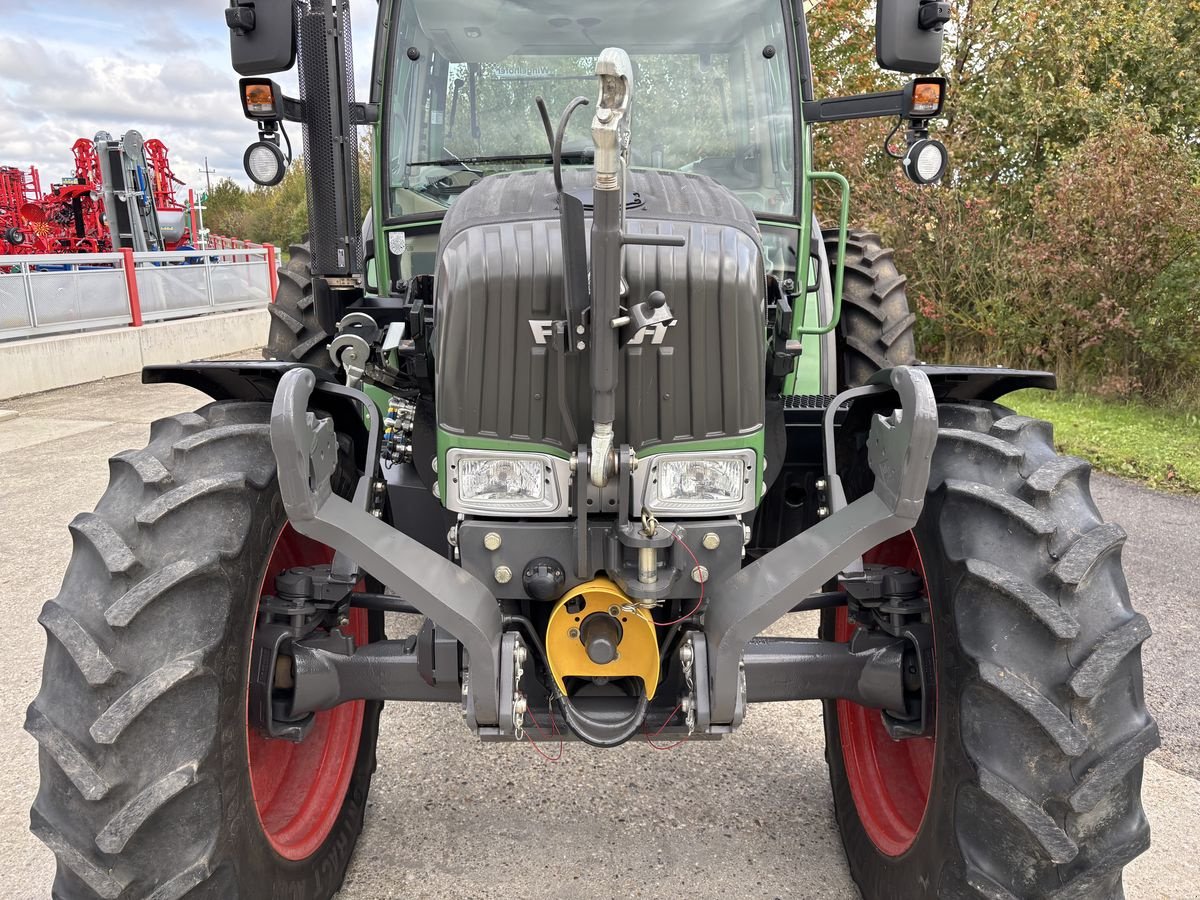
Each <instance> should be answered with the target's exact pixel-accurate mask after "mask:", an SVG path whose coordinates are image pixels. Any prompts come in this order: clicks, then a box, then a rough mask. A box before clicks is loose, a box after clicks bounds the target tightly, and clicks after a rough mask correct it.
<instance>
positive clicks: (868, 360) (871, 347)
mask: <svg viewBox="0 0 1200 900" xmlns="http://www.w3.org/2000/svg"><path fill="white" fill-rule="evenodd" d="M823 237H824V240H825V247H826V252H827V256H828V260H829V267H830V272H831V275H832V273H833V272H834V269H835V267H836V265H837V243H838V231H837V229H826V230H825V232H824V235H823ZM893 256H894V254H893V252H892V251H891V250H890V249H889V248H887V247H884V246H883V244H882V243H881V242H880V238H879V235H877V234H874V233H873V232H869V231H859V230H854V229H852V230H850V232H849V233H848V234H847V236H846V261H845V270H844V274H843V281H842V317H841V321H840V322H839V323H838V332H837V333H838V376H839V377H838V384H839V388H840V389H844V388H847V387H857V386H859V385H862V384H865V383H866V381H867V379H868V378H869V377H870V376H871V375H872V374H874V373H875V372H877V371H879V370H880V369H886V368H890V367H892V366H900V365H912V364H914V363H916V361H917V352H916V343H915V339H914V336H913V329H914V328H915V326H916V321H917V318H916V316H915V315H914V314H913V313H912V312H911V311H910V310H909V307H908V297H907V293H906V291H905V285H906V283H907V279H906V278H905V277H904V276H903V275H901V274H900V272H899V271H898V270H897V269H896V263H895V260H894V259H893Z"/></svg>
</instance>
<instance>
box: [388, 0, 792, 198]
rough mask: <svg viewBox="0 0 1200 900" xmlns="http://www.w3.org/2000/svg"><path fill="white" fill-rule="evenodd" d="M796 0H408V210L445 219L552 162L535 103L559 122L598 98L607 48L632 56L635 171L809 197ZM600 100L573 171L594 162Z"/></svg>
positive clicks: (401, 179)
mask: <svg viewBox="0 0 1200 900" xmlns="http://www.w3.org/2000/svg"><path fill="white" fill-rule="evenodd" d="M783 6H784V5H783V3H782V2H781V0H705V2H703V3H697V2H696V0H608V2H606V3H603V4H589V5H586V6H584V5H581V4H579V3H578V2H577V0H400V9H399V12H398V17H397V19H396V21H395V22H394V23H393V28H394V36H393V42H392V50H391V54H392V59H391V71H390V76H389V77H390V80H391V90H390V92H389V99H388V107H387V110H386V124H387V134H386V143H385V146H386V153H387V173H386V177H387V179H388V185H389V198H390V204H391V213H392V215H393V216H413V215H422V214H426V215H428V214H436V213H438V212H440V211H442V210H444V209H446V208H447V207H449V206H450V205H451V204H452V203H453V202H454V200H455V199H456V198H457V197H458V195H460V194H461V193H462V192H463V191H464V190H466V189H467V188H468V187H470V186H471V185H472V184H474V183H475V182H476V181H478V180H479V179H480V178H482V177H483V176H484V175H489V174H492V173H496V172H503V171H511V170H515V169H531V168H541V167H544V166H547V165H549V163H550V155H549V147H548V146H547V142H546V136H545V132H544V130H543V128H542V125H541V120H540V118H539V116H538V112H537V106H536V104H535V102H534V101H535V98H536V97H539V96H540V97H543V98H544V99H545V100H546V103H547V104H548V106H549V108H550V114H551V118H552V120H554V121H555V122H557V119H558V115H559V114H560V112H561V111H562V109H563V108H564V107H565V106H566V105H567V103H569V102H570V101H571V100H572V99H573V98H575V97H577V96H583V97H587V98H588V99H589V101H591V104H594V103H595V98H596V78H595V76H594V74H593V73H594V71H595V64H596V57H597V56H598V55H599V53H600V51H601V50H603V49H604V48H605V47H620V48H622V49H624V50H625V51H626V52H627V53H628V54H629V56H630V58H631V59H632V61H633V67H634V95H633V115H632V128H633V132H632V133H633V140H632V144H631V148H630V149H631V161H632V165H633V166H635V167H646V168H656V169H673V170H678V171H683V172H696V173H700V174H704V175H709V176H711V177H712V178H715V179H716V180H717V181H719V182H721V183H722V184H724V185H725V186H726V187H728V188H729V189H730V190H732V191H734V192H735V193H736V194H737V195H738V196H739V197H741V198H742V200H743V201H744V202H745V203H746V205H747V206H749V207H750V208H751V209H752V210H754V211H755V212H757V213H768V214H770V213H774V214H777V215H778V214H784V215H790V214H792V213H793V211H794V205H795V198H794V186H795V158H794V157H795V138H794V128H793V120H792V109H793V104H792V78H791V71H790V69H791V66H790V61H789V50H788V42H787V33H786V31H785V30H784V28H785V27H784V17H783ZM591 118H592V105H589V106H585V107H583V108H581V109H579V110H577V111H576V112H575V115H574V116H573V117H572V119H571V125H570V127H569V128H568V130H567V133H566V140H565V141H564V144H563V163H564V164H565V165H581V166H590V165H591V164H592V140H591V130H590V125H591Z"/></svg>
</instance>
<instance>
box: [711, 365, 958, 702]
mask: <svg viewBox="0 0 1200 900" xmlns="http://www.w3.org/2000/svg"><path fill="white" fill-rule="evenodd" d="M887 393H894V394H895V395H897V396H898V398H899V401H900V402H899V404H898V406H897V407H896V409H895V411H894V412H893V413H892V414H891V415H890V416H887V417H886V418H885V417H883V416H881V415H878V414H876V415H875V416H874V417H873V419H872V422H871V428H870V432H869V434H868V438H867V456H868V461H869V464H870V467H871V471H872V472H873V473H874V475H875V485H874V487H873V488H872V490H871V491H870V493H868V494H866V495H864V496H862V497H859V498H858V499H857V500H855V501H854V502H853V503H851V504H849V505H848V506H845V505H844V502H845V501H844V499H841V498H840V496H839V497H838V501H840V502H835V503H833V504H832V505H833V506H834V507H835V511H834V513H833V515H831V516H830V517H829V518H827V519H823V520H822V521H821V522H819V523H818V524H817V525H814V526H813V527H812V528H810V529H808V530H807V531H803V532H801V533H800V534H798V535H796V537H794V538H792V539H791V540H790V541H788V542H787V543H785V544H782V545H780V546H779V547H776V548H775V549H774V550H772V551H771V552H770V553H768V554H767V555H766V556H764V557H763V558H762V559H760V560H759V561H758V562H756V563H753V564H752V565H749V566H747V567H746V568H744V569H742V570H741V571H739V572H737V573H736V574H734V575H732V576H730V577H729V578H727V579H726V580H725V581H723V582H721V583H720V584H718V585H715V586H714V587H713V589H712V590H711V592H710V593H709V601H708V610H707V612H706V613H705V616H704V619H705V622H704V626H705V628H704V630H705V632H706V635H707V644H708V668H709V676H710V686H711V690H710V694H711V698H710V703H711V719H712V722H713V723H714V724H716V725H725V726H736V725H738V724H739V722H740V720H741V717H742V715H743V714H744V710H745V704H746V697H745V678H744V677H743V670H742V666H743V654H744V653H745V652H746V647H747V645H748V644H749V643H750V640H751V639H752V638H754V637H755V636H757V635H759V634H761V633H762V632H763V631H765V630H766V629H767V628H769V627H770V626H771V625H772V624H774V623H775V621H776V620H778V619H779V618H780V617H781V616H783V615H785V614H786V613H788V612H790V611H791V609H792V607H794V606H795V605H796V604H797V603H798V602H799V601H800V600H802V599H803V598H804V597H806V596H808V595H810V594H814V593H816V592H818V591H820V590H821V586H822V585H823V584H825V583H826V582H827V581H829V580H830V579H831V578H834V577H835V576H837V575H838V574H839V573H841V572H842V571H843V570H844V569H846V568H847V567H848V566H851V565H852V564H855V563H856V562H857V561H858V560H859V559H860V558H861V557H862V555H863V554H864V553H866V552H867V551H868V550H870V549H871V548H872V547H875V546H877V545H878V544H881V543H882V542H883V541H886V540H887V539H888V538H892V537H895V536H896V535H898V534H903V533H904V532H905V531H908V530H909V529H911V528H912V527H913V525H915V524H916V522H917V519H918V518H919V517H920V515H921V510H922V508H923V507H924V505H925V489H926V487H927V486H928V484H929V463H930V460H931V459H932V457H933V448H934V445H935V444H936V443H937V402H936V401H935V399H934V395H933V388H932V387H931V385H930V383H929V378H928V377H927V376H926V375H925V373H924V372H922V371H921V370H920V369H918V368H913V367H911V366H898V367H897V368H894V369H886V370H884V371H882V372H878V373H876V375H875V376H874V377H873V378H872V379H871V383H870V384H869V385H867V386H866V387H863V388H854V389H852V390H849V391H845V392H843V393H842V394H839V395H838V396H837V397H835V398H834V400H833V402H832V403H831V404H830V406H829V413H828V414H827V415H826V419H825V426H824V427H825V442H826V447H827V450H826V454H827V456H828V458H827V460H826V467H827V469H828V470H829V472H830V473H831V475H830V486H831V488H833V489H834V493H835V495H839V494H840V481H838V480H837V479H836V473H835V472H834V468H835V467H834V460H833V456H832V453H831V451H830V449H828V448H832V446H833V438H832V432H833V414H834V413H835V412H836V411H837V409H838V407H839V406H841V405H842V404H844V403H847V402H850V401H852V400H855V399H857V398H863V397H867V396H871V395H876V394H887ZM838 507H841V508H840V509H839V508H838Z"/></svg>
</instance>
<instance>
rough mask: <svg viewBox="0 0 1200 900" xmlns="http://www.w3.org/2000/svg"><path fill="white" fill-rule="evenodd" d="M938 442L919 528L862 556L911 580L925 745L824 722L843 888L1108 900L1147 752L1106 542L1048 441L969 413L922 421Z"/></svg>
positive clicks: (1007, 417) (1130, 637)
mask: <svg viewBox="0 0 1200 900" xmlns="http://www.w3.org/2000/svg"><path fill="white" fill-rule="evenodd" d="M939 425H940V428H939V432H938V443H937V447H936V450H935V453H934V458H933V465H932V470H931V474H930V480H929V493H928V495H927V498H926V502H925V509H924V512H923V514H922V516H921V518H920V520H919V522H918V523H917V526H916V528H915V529H914V531H913V532H912V536H911V537H909V536H902V538H901V539H899V540H898V541H895V542H889V544H888V545H885V546H884V547H882V548H880V550H879V552H877V553H876V554H874V558H873V561H876V562H885V563H892V564H896V563H898V564H900V565H904V566H906V567H908V568H923V570H924V571H923V574H924V577H925V584H926V589H927V593H928V596H929V598H930V609H931V614H932V620H933V625H934V635H935V638H934V639H935V668H936V673H937V714H936V734H935V736H934V739H933V740H932V741H927V743H926V746H924V747H919V746H917V745H916V743H915V742H914V741H912V740H910V741H904V742H895V741H889V740H888V739H886V735H884V739H883V740H882V741H881V740H880V735H879V733H878V731H871V729H870V727H869V725H870V724H871V723H875V722H877V720H878V714H877V713H869V711H865V710H863V709H862V708H861V707H854V706H853V705H851V704H848V703H845V702H843V701H838V702H827V703H826V704H825V735H826V748H827V749H826V757H827V761H828V763H829V769H830V780H831V783H832V787H833V796H834V806H835V812H836V816H837V822H838V827H839V829H840V830H841V833H842V839H843V842H844V845H845V849H846V855H847V858H848V860H849V864H850V871H851V874H852V876H853V878H854V880H855V882H856V883H857V885H858V886H859V889H860V890H861V891H862V894H863V896H864V897H866V898H868V900H881V898H916V897H938V898H946V900H958V898H973V900H979V898H988V900H1023V898H1063V900H1065V898H1080V900H1082V898H1087V900H1114V898H1120V897H1122V896H1123V892H1122V887H1121V872H1122V868H1123V867H1124V865H1125V864H1126V863H1128V862H1129V861H1130V860H1132V859H1133V858H1134V857H1135V856H1137V855H1138V854H1139V853H1141V852H1142V851H1143V850H1145V849H1146V847H1147V846H1148V845H1149V836H1150V830H1149V825H1148V824H1147V822H1146V818H1145V815H1144V814H1143V811H1142V805H1141V798H1140V791H1141V781H1142V760H1143V758H1144V757H1145V756H1146V755H1147V754H1148V753H1149V752H1150V751H1151V750H1153V749H1154V748H1155V747H1156V746H1157V745H1158V729H1157V726H1156V725H1155V723H1154V720H1153V719H1152V718H1151V717H1150V715H1149V714H1148V712H1147V711H1146V707H1145V703H1144V701H1143V696H1142V667H1141V652H1140V649H1139V648H1140V645H1141V643H1142V642H1143V641H1144V640H1145V639H1146V638H1147V637H1148V636H1149V634H1150V629H1149V625H1148V624H1147V622H1146V619H1145V618H1144V617H1143V616H1141V615H1139V614H1138V613H1135V612H1134V611H1133V609H1132V607H1131V605H1130V601H1129V591H1128V588H1127V586H1126V584H1125V579H1124V576H1123V574H1122V572H1121V560H1120V551H1121V546H1122V544H1123V543H1124V539H1125V534H1124V532H1123V531H1122V530H1121V529H1120V527H1119V526H1116V525H1111V524H1106V523H1104V522H1103V520H1102V519H1101V517H1100V514H1099V512H1098V511H1097V509H1096V506H1095V504H1094V503H1093V502H1092V499H1091V496H1090V493H1089V489H1088V480H1089V478H1088V476H1089V471H1090V469H1089V467H1088V465H1087V464H1086V463H1085V462H1083V461H1082V460H1079V459H1074V458H1071V457H1060V456H1058V455H1056V454H1055V452H1054V449H1053V442H1052V434H1051V429H1050V426H1049V425H1048V424H1047V423H1045V422H1040V421H1037V420H1034V419H1029V418H1026V417H1024V416H1018V415H1015V414H1013V413H1012V412H1011V411H1010V410H1007V409H1005V408H1003V407H1001V406H997V405H995V404H990V403H971V404H949V405H942V406H941V407H939ZM906 541H907V546H908V547H909V548H911V550H909V551H907V553H908V555H907V557H906V555H905V554H906V551H905V549H904V548H905V546H906V544H905V542H906ZM914 551H915V553H916V556H915V557H913V556H912V552H914ZM906 559H907V560H909V561H906ZM912 560H915V565H914V564H913V563H912ZM839 614H840V616H841V617H842V619H843V622H842V623H840V624H839V621H838V616H839ZM844 618H845V612H844V610H842V611H838V612H837V613H835V612H833V611H828V612H826V613H825V614H824V616H823V620H822V633H823V636H824V637H826V638H828V639H845V637H846V636H847V632H846V627H845V623H844ZM864 722H865V723H867V725H866V726H864V724H863V723H864ZM881 730H882V727H881V726H880V728H879V731H881ZM916 740H921V739H916ZM902 744H909V745H910V746H909V747H907V748H901V747H900V746H899V745H902ZM921 751H924V752H921ZM873 780H874V785H873V789H871V790H866V789H865V788H866V787H869V786H871V785H872V781H873Z"/></svg>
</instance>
